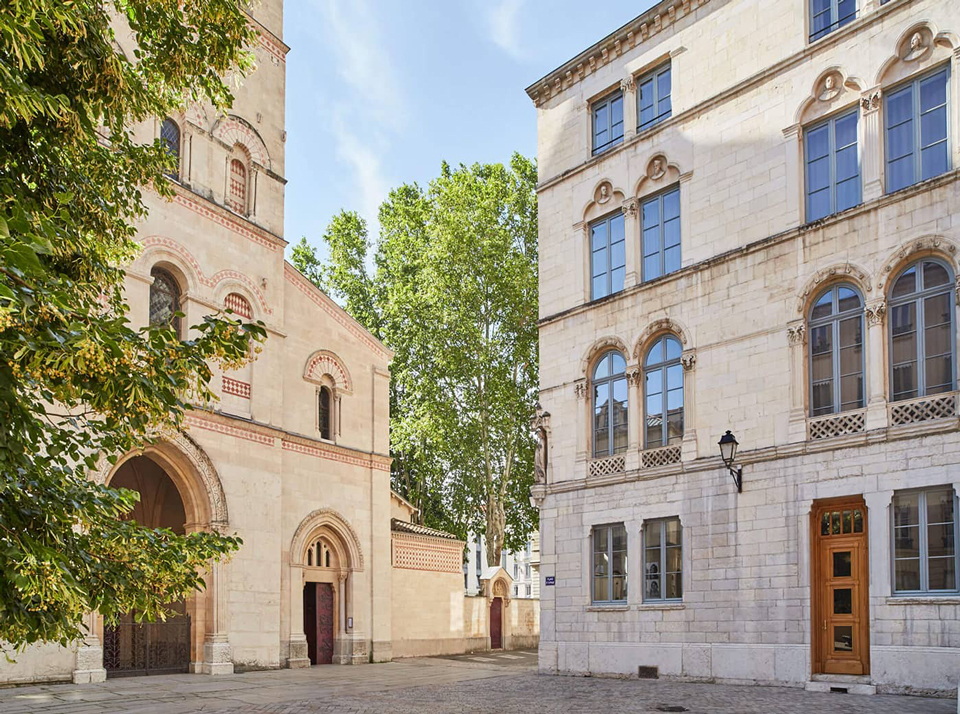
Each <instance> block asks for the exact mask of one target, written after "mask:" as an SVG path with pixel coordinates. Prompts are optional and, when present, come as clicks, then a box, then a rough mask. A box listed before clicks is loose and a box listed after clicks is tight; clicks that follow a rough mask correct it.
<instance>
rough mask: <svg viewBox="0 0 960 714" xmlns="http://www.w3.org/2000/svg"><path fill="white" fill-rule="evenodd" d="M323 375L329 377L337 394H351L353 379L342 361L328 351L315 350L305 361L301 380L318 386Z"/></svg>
mask: <svg viewBox="0 0 960 714" xmlns="http://www.w3.org/2000/svg"><path fill="white" fill-rule="evenodd" d="M324 375H329V376H330V377H331V379H333V383H334V385H335V386H336V388H337V391H338V392H342V393H344V394H351V393H352V392H353V379H351V377H350V372H349V371H348V370H347V366H346V365H345V364H344V362H343V360H342V359H340V357H339V356H337V354H336V353H335V352H331V351H330V350H317V351H316V352H314V353H313V354H312V355H310V358H309V359H308V360H307V364H306V366H305V367H304V369H303V378H304V379H305V380H307V381H308V382H314V383H316V384H320V382H321V380H322V379H323V377H324Z"/></svg>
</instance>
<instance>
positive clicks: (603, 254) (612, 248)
mask: <svg viewBox="0 0 960 714" xmlns="http://www.w3.org/2000/svg"><path fill="white" fill-rule="evenodd" d="M625 273H626V254H625V245H624V232H623V214H622V213H617V214H616V215H613V216H608V217H606V218H601V219H600V220H599V221H595V222H594V223H591V224H590V299H591V300H596V299H598V298H602V297H606V296H607V295H612V294H613V293H618V292H620V291H621V290H623V278H624V275H625Z"/></svg>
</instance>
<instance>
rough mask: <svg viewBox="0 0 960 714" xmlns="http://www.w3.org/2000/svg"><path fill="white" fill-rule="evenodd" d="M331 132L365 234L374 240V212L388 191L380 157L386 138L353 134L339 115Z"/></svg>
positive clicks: (375, 234) (378, 225) (376, 222)
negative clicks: (354, 193) (349, 179)
mask: <svg viewBox="0 0 960 714" xmlns="http://www.w3.org/2000/svg"><path fill="white" fill-rule="evenodd" d="M333 136H334V139H335V141H336V151H337V156H338V158H339V159H340V160H341V161H343V162H344V163H345V164H347V166H349V167H350V168H351V169H352V171H353V175H354V183H355V184H356V188H357V198H358V200H357V204H358V205H357V209H358V210H359V212H360V215H361V216H363V217H364V218H365V219H366V221H367V227H368V229H369V235H370V237H371V238H373V239H374V240H376V237H377V234H378V233H379V232H380V231H379V229H380V224H379V221H378V220H377V214H378V213H379V211H380V204H381V203H382V202H383V199H385V198H386V197H387V194H388V193H389V192H390V185H389V183H388V181H387V179H386V172H385V171H384V168H383V164H382V162H381V160H380V157H381V155H382V154H383V151H382V149H381V146H382V145H383V144H385V143H386V142H385V141H383V139H382V138H379V137H377V138H374V137H372V136H371V135H369V134H361V135H359V136H358V135H357V134H356V133H355V132H353V131H352V130H351V129H350V127H349V125H348V123H347V122H346V121H345V120H344V118H343V116H342V115H339V116H336V117H335V118H334V121H333Z"/></svg>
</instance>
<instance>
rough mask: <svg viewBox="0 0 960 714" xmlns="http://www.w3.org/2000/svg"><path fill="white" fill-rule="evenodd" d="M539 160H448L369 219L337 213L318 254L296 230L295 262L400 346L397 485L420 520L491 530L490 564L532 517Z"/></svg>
mask: <svg viewBox="0 0 960 714" xmlns="http://www.w3.org/2000/svg"><path fill="white" fill-rule="evenodd" d="M535 186H536V167H535V165H534V163H533V162H532V161H530V160H528V159H526V158H524V157H522V156H520V155H514V157H513V158H512V160H511V162H510V165H509V166H503V165H502V164H484V165H479V164H478V165H474V166H470V167H466V166H461V167H459V168H457V169H452V168H450V167H449V166H447V165H446V164H444V165H443V166H442V168H441V174H440V176H439V177H437V178H436V179H434V180H433V181H432V182H431V183H430V186H429V187H428V189H427V190H423V189H422V188H420V187H419V186H417V185H416V184H412V185H411V184H407V185H403V186H400V187H399V188H396V189H394V190H393V191H391V193H390V195H389V197H388V198H387V200H386V201H385V202H384V203H383V205H382V206H381V207H380V214H379V221H380V240H379V242H378V244H377V246H376V251H375V254H374V256H373V263H374V266H375V267H374V270H373V271H369V272H368V270H367V267H366V265H367V260H368V253H369V251H370V242H369V240H368V237H367V227H366V224H365V223H364V221H363V220H362V219H360V218H359V217H358V216H357V215H356V214H355V213H350V212H342V213H340V214H339V215H337V216H336V217H335V218H334V219H333V221H332V222H331V224H330V226H329V228H328V230H327V232H326V234H325V235H324V241H325V242H326V244H327V246H328V247H329V251H330V258H329V260H328V261H327V262H326V263H325V264H324V263H322V262H321V261H320V260H319V259H318V258H317V256H316V253H315V252H314V250H313V248H312V247H311V246H310V245H309V244H308V243H307V242H306V241H305V240H303V241H301V243H300V244H299V245H298V246H296V248H295V249H294V253H293V261H294V264H295V265H296V266H297V267H298V268H299V269H300V270H301V271H302V272H304V274H306V275H308V276H309V277H310V278H311V279H313V280H314V281H315V282H317V284H318V285H320V286H321V287H322V288H324V289H326V290H328V291H330V292H331V293H332V294H333V295H334V296H335V297H337V298H338V299H340V300H342V301H343V303H344V304H345V306H346V308H347V310H348V311H350V312H351V313H352V314H353V315H354V316H355V317H356V318H357V319H358V320H360V321H361V322H362V323H363V324H365V325H366V326H367V327H368V328H369V329H370V330H371V331H372V332H374V333H375V334H376V335H377V336H378V337H380V338H381V339H382V340H384V341H385V342H386V343H387V344H388V345H389V346H390V347H391V348H392V349H393V350H395V351H396V355H395V357H394V361H393V365H392V367H391V375H392V385H391V448H392V451H393V456H394V472H393V482H394V488H396V489H397V490H399V491H400V492H401V493H402V494H403V495H404V496H405V497H407V498H408V499H410V500H411V501H412V502H413V503H414V504H415V505H417V506H418V507H419V508H420V509H421V512H422V517H423V519H424V521H425V522H426V523H427V524H428V525H431V526H435V527H438V528H444V529H447V530H451V531H453V532H455V533H457V534H459V535H460V536H461V537H463V536H465V535H466V533H467V532H468V531H471V532H474V533H481V534H484V535H485V536H486V539H487V546H488V548H487V553H488V561H489V564H490V565H493V564H496V563H498V562H499V560H500V552H501V549H502V548H503V547H504V546H506V547H507V548H508V549H519V548H521V547H522V546H523V544H524V543H525V542H526V540H527V538H528V536H529V533H530V531H531V530H532V529H533V528H535V526H536V511H535V510H534V509H533V508H532V507H531V506H530V505H529V499H528V491H529V486H530V485H531V483H532V480H533V452H534V443H533V440H532V437H531V434H530V429H529V424H530V419H531V417H532V416H533V410H534V405H535V403H536V393H537V379H538V376H537V375H538V360H537V202H536V193H535Z"/></svg>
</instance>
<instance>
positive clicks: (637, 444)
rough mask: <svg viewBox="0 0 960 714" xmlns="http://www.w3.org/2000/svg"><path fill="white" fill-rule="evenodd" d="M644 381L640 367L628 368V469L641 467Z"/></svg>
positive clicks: (625, 461) (626, 457)
mask: <svg viewBox="0 0 960 714" xmlns="http://www.w3.org/2000/svg"><path fill="white" fill-rule="evenodd" d="M642 381H643V372H642V371H641V370H640V368H639V367H634V368H628V369H627V453H626V454H625V455H624V456H625V458H624V463H625V465H626V466H625V468H626V470H627V471H633V470H634V469H637V468H640V451H641V450H642V449H643V424H642V423H641V422H642V421H643V405H642V400H643V389H642V388H641V386H640V384H641V382H642ZM591 426H592V425H591Z"/></svg>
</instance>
